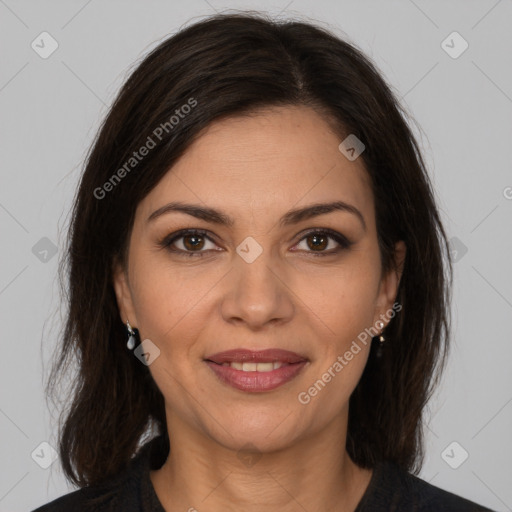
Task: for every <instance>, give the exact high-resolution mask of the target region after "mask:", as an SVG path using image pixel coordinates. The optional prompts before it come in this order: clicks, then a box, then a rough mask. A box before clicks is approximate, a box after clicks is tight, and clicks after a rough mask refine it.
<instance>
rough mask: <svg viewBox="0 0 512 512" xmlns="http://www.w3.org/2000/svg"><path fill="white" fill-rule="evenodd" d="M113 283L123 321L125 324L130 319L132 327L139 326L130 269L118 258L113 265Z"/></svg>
mask: <svg viewBox="0 0 512 512" xmlns="http://www.w3.org/2000/svg"><path fill="white" fill-rule="evenodd" d="M112 284H113V286H114V291H115V294H116V298H117V306H118V308H119V313H120V316H121V321H122V322H123V324H126V321H129V322H130V325H131V326H132V327H137V325H138V323H137V317H136V316H135V309H134V307H133V300H132V294H131V290H130V283H129V281H128V271H127V269H126V268H125V267H124V266H123V265H122V264H121V263H119V262H118V261H117V260H116V261H114V264H113V265H112Z"/></svg>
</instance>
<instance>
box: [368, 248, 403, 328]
mask: <svg viewBox="0 0 512 512" xmlns="http://www.w3.org/2000/svg"><path fill="white" fill-rule="evenodd" d="M406 252H407V248H406V246H405V242H404V241H403V240H400V241H398V242H397V243H396V244H395V251H394V258H393V260H394V261H393V266H392V268H391V269H390V270H389V271H388V272H387V273H386V274H384V275H383V276H382V280H381V282H380V288H379V296H378V298H377V302H376V308H375V315H376V317H375V318H374V321H375V322H376V321H377V320H381V315H384V314H385V313H386V312H387V311H389V310H390V309H391V308H392V306H393V304H394V303H395V299H396V295H397V293H398V285H399V284H400V279H401V278H402V273H403V269H404V262H405V254H406ZM386 316H387V315H386ZM384 323H385V324H387V321H386V320H384ZM384 328H385V326H384Z"/></svg>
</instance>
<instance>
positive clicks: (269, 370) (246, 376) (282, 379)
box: [204, 349, 309, 392]
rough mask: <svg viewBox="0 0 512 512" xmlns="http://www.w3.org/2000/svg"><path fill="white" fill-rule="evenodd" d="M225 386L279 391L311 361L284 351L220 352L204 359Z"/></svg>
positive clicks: (251, 390)
mask: <svg viewBox="0 0 512 512" xmlns="http://www.w3.org/2000/svg"><path fill="white" fill-rule="evenodd" d="M204 362H205V363H206V364H208V366H209V367H210V368H211V369H212V370H213V372H214V373H215V375H216V376H217V377H218V378H219V379H220V381H222V382H223V383H224V384H228V385H229V386H231V387H234V388H236V389H239V390H241V391H247V392H262V391H270V390H272V389H275V388H277V387H279V386H281V385H283V384H285V383H286V382H289V381H290V380H291V379H293V378H294V377H295V376H297V375H298V374H299V373H300V371H301V370H302V369H303V368H304V366H305V365H306V364H307V363H308V362H309V360H308V359H307V358H306V357H305V356H302V355H300V354H297V353H295V352H290V351H288V350H281V349H267V350H260V351H251V350H246V349H235V350H228V351H225V352H218V353H216V354H213V355H211V356H208V357H207V358H205V359H204Z"/></svg>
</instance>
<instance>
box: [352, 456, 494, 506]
mask: <svg viewBox="0 0 512 512" xmlns="http://www.w3.org/2000/svg"><path fill="white" fill-rule="evenodd" d="M368 491H369V492H368V496H365V498H367V499H365V500H363V502H361V505H362V508H360V509H358V510H357V512H366V511H367V510H368V511H370V510H371V511H372V512H379V511H386V512H410V511H415V512H439V511H443V512H493V511H492V510H490V509H488V508H485V507H484V506H482V505H479V504H478V503H475V502H473V501H470V500H468V499H466V498H463V497H461V496H458V495H456V494H453V493H451V492H449V491H445V490H444V489H441V488H439V487H436V486H434V485H432V484H430V483H428V482H426V481H425V480H422V479H421V478H419V477H417V476H415V475H413V474H411V473H409V472H408V471H405V470H404V469H402V468H400V467H399V466H397V465H396V464H394V463H391V462H383V463H381V464H379V465H378V466H377V467H376V468H375V473H374V478H372V481H371V482H370V486H369V487H368Z"/></svg>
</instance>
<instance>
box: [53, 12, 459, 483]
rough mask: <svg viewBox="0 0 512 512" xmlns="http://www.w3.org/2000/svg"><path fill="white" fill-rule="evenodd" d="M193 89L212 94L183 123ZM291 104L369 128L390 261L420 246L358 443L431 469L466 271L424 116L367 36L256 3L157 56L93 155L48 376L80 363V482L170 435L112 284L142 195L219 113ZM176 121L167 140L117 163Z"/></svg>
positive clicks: (73, 459) (62, 438)
mask: <svg viewBox="0 0 512 512" xmlns="http://www.w3.org/2000/svg"><path fill="white" fill-rule="evenodd" d="M191 98H193V99H194V101H196V102H197V105H196V106H195V107H194V108H191V109H189V111H188V113H187V115H183V116H180V119H179V122H177V123H176V124H173V125H172V128H171V126H170V123H169V120H170V119H171V116H173V115H176V111H177V110H179V109H180V108H181V107H182V106H183V105H186V104H187V103H188V104H190V99H191ZM291 105H294V106H295V105H296V106H303V105H304V106H310V107H311V108H314V109H315V110H317V111H318V112H320V113H321V114H322V115H323V116H324V118H325V119H326V120H328V121H329V123H332V125H333V126H335V127H336V130H337V132H338V134H339V136H340V142H341V140H343V138H344V137H345V136H346V135H348V134H354V135H356V136H357V137H358V138H359V139H360V140H361V141H363V143H364V144H365V146H366V148H365V151H364V152H363V153H362V155H361V157H360V158H362V159H363V162H364V164H365V167H366V169H367V171H368V174H369V176H370V178H371V184H372V187H373V194H374V200H375V208H376V223H377V231H378V242H379V247H380V253H381V261H382V268H383V271H387V270H389V269H391V268H392V264H393V259H392V256H393V252H392V251H393V248H394V243H395V242H396V241H398V240H404V241H405V243H406V246H407V254H406V259H405V265H404V270H403V275H402V279H401V282H400V286H399V289H398V294H397V297H396V300H397V302H398V303H399V304H401V306H402V310H401V311H400V313H399V314H397V316H396V317H395V318H393V320H392V321H391V322H390V323H389V325H388V327H387V329H386V337H387V340H388V341H387V342H386V343H385V345H384V348H385V350H384V353H383V356H382V358H380V359H376V358H375V354H374V348H375V347H374V346H372V350H371V353H370V357H369V360H368V363H367V366H366V368H365V370H364V373H363V375H362V378H361V380H360V382H359V383H358V385H357V388H356V389H355V391H354V393H353V394H352V396H351V398H350V406H349V424H348V436H347V450H348V452H349V454H350V456H351V457H352V459H353V460H354V461H355V462H356V463H357V464H359V465H360V466H362V467H367V468H371V467H373V466H374V465H375V463H376V462H377V461H380V460H383V459H385V460H390V461H393V462H395V463H397V464H399V465H400V466H401V467H403V468H405V469H407V470H409V471H412V472H416V473H417V472H418V471H419V470H420V469H421V463H422V460H423V447H422V445H423V442H422V440H423V437H422V423H423V414H424V409H425V405H426V403H427V400H428V399H429V398H430V396H431V393H432V391H433V389H434V387H435V385H436V383H437V382H438V380H439V376H440V371H441V370H442V368H443V366H444V363H445V359H446V355H447V347H448V339H449V330H450V329H449V326H450V321H449V299H450V295H451V286H450V285H451V282H452V267H451V262H450V260H449V256H448V257H446V258H445V257H444V256H445V254H446V255H449V251H448V244H447V239H446V235H445V232H444V230H443V226H442V224H441V221H440V216H439V213H438V210H437V207H436V203H435V200H434V192H433V190H432V186H431V184H430V181H429V177H428V175H427V170H426V166H425V164H424V161H423V158H422V156H421V152H420V150H419V147H418V143H417V142H416V140H415V138H414V136H413V134H412V131H411V129H410V127H409V126H408V124H407V122H406V119H409V118H410V116H409V115H408V114H407V112H406V110H405V109H404V108H403V107H402V106H401V105H400V103H399V101H398V100H397V99H396V96H395V94H394V93H393V92H392V90H391V87H390V86H389V85H388V84H387V83H386V82H385V81H384V79H383V78H382V77H381V75H380V73H379V72H378V71H377V69H376V67H375V65H374V64H372V63H371V62H370V61H369V59H368V58H367V57H365V55H364V54H363V53H362V52H361V50H359V49H358V48H357V47H356V46H355V45H354V44H351V43H348V42H346V41H344V40H343V39H341V38H340V37H338V36H336V35H334V33H330V31H329V30H326V29H324V28H321V27H319V26H315V25H313V24H311V23H305V22H299V21H287V22H285V21H281V22H278V21H273V20H271V19H269V17H268V16H266V15H264V14H261V13H252V12H246V13H237V14H220V15H216V16H213V17H210V18H208V19H205V20H202V21H200V22H197V23H195V24H193V25H191V26H189V27H187V28H185V29H183V30H181V31H180V32H178V33H177V34H175V35H173V36H172V37H170V38H168V39H166V40H165V41H163V42H162V43H161V44H159V45H158V47H156V48H155V49H154V50H153V51H151V52H150V53H149V55H147V56H146V57H145V58H144V59H143V60H142V62H141V63H140V64H139V65H138V66H137V68H136V69H135V70H134V71H133V72H132V74H131V75H130V76H129V78H128V79H127V81H126V83H125V84H124V86H123V87H122V89H121V91H120V93H119V94H118V96H117V98H116V99H115V101H114V103H113V105H112V107H111V109H110V111H109V113H108V115H107V116H106V118H105V120H104V122H103V124H102V126H101V128H100V130H99V132H98V135H97V137H96V139H95V141H94V144H93V145H92V147H91V150H90V152H89V154H88V155H87V159H86V165H85V169H84V172H83V175H82V177H81V181H80V184H79V187H78V189H77V193H76V197H75V200H74V204H73V209H72V212H71V222H70V227H69V236H68V246H67V247H66V252H65V254H64V257H63V259H62V260H61V263H60V277H61V286H62V287H63V288H64V289H65V290H64V295H65V298H66V301H67V318H66V323H65V325H64V327H63V330H62V334H61V344H60V348H59V354H58V356H57V357H56V359H55V364H54V367H53V369H52V372H51V376H50V380H49V385H48V390H49V394H51V393H54V392H55V390H56V388H57V382H58V381H60V377H62V376H63V375H64V373H65V371H66V370H67V369H69V368H70V367H71V365H70V363H71V362H76V363H77V366H76V368H77V371H76V375H75V376H74V378H73V387H72V390H71V392H70V394H71V400H70V401H69V406H68V407H67V408H66V409H65V410H64V411H63V413H62V414H63V417H64V419H63V422H62V424H61V425H60V430H59V442H60V446H59V448H60V458H61V462H62V465H63V469H64V471H65V474H66V476H67V478H68V479H69V480H70V481H72V482H74V483H76V484H78V485H79V486H85V485H92V484H96V483H100V482H102V481H104V480H106V479H107V478H108V477H111V476H113V475H115V474H117V473H118V472H119V471H121V470H122V469H123V468H124V467H126V465H127V463H128V462H129V461H130V458H131V457H132V456H133V455H134V454H135V453H136V452H137V451H138V449H139V447H140V444H141V439H142V438H143V436H144V435H145V434H147V432H148V429H149V427H150V426H153V427H156V431H157V432H160V433H162V434H166V433H167V425H166V420H165V410H164V401H163V397H162V394H161V392H160V391H159V390H158V388H157V387H156V385H155V383H154V381H153V379H152V377H151V374H150V372H149V370H148V368H147V367H146V366H144V365H142V364H140V362H139V361H138V360H137V359H136V358H135V357H134V356H133V354H132V353H131V352H130V351H128V350H127V349H126V339H127V336H126V329H125V326H124V325H123V323H122V321H121V319H120V315H119V309H118V306H117V301H116V296H115V293H114V288H113V283H112V266H113V263H114V262H115V261H120V262H121V263H123V264H124V263H126V255H127V247H128V241H129V235H130V232H131V229H132V225H133V220H134V215H135V210H136V207H137V205H138V204H139V202H140V201H141V200H142V199H143V198H144V197H145V196H146V195H147V194H148V193H149V192H150V191H151V190H152V189H153V187H155V185H157V183H158V182H159V180H160V179H161V178H162V177H163V176H164V175H165V174H166V173H167V172H168V170H169V169H170V167H171V166H172V165H173V163H174V162H176V160H177V159H178V158H179V157H180V155H182V154H183V153H184V151H186V149H187V147H189V145H190V144H191V143H192V141H193V140H194V139H195V138H197V136H198V134H200V132H201V130H202V129H204V128H205V127H207V126H208V125H210V124H211V123H212V122H214V121H216V120H219V119H222V118H226V117H230V116H237V115H245V114H250V113H251V112H254V111H256V110H258V109H261V108H266V107H273V106H291ZM165 123H167V125H165V126H167V130H163V136H162V137H161V140H158V141H157V142H158V143H157V144H156V147H154V148H153V149H151V151H149V153H148V154H147V156H145V157H144V158H143V159H141V160H140V161H138V162H137V164H136V166H135V167H134V168H133V169H130V170H129V171H127V172H125V173H122V172H121V173H118V170H119V169H121V168H123V166H125V167H124V169H125V170H126V169H127V167H126V162H128V161H129V159H130V158H131V157H132V155H133V152H134V151H136V150H138V149H139V148H140V147H142V146H143V145H145V144H146V143H147V140H148V137H150V136H152V134H153V139H155V138H156V137H155V136H154V133H155V129H156V128H157V127H159V126H162V125H164V124H165ZM171 124H172V123H171ZM116 173H117V176H118V177H119V176H120V174H122V180H117V178H116V179H115V180H113V175H115V174H116ZM107 182H108V183H110V185H107V186H104V184H105V183H107ZM100 189H101V190H102V192H101V193H100V192H98V190H100ZM107 189H108V193H107V192H106V190H107ZM100 196H101V197H100ZM64 273H65V275H64Z"/></svg>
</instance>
